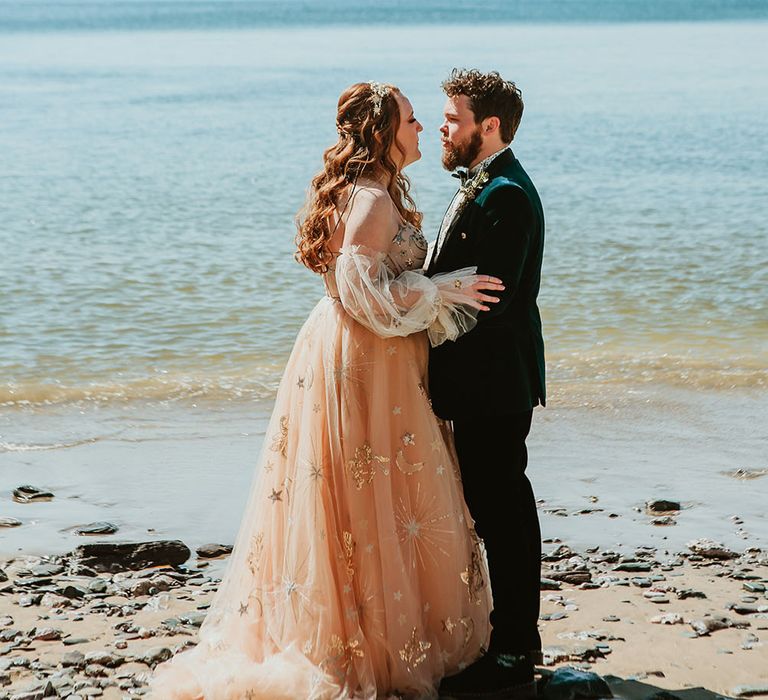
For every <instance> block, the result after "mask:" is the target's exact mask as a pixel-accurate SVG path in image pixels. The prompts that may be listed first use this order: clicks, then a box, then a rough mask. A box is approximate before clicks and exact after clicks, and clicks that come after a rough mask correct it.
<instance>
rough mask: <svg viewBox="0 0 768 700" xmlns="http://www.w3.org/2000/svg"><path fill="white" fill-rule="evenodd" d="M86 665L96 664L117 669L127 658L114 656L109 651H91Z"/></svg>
mask: <svg viewBox="0 0 768 700" xmlns="http://www.w3.org/2000/svg"><path fill="white" fill-rule="evenodd" d="M85 663H86V664H95V665H97V666H107V667H108V668H117V667H118V666H121V665H122V664H124V663H125V657H123V656H119V655H118V654H112V653H110V652H108V651H102V650H97V651H89V652H88V653H87V654H86V655H85Z"/></svg>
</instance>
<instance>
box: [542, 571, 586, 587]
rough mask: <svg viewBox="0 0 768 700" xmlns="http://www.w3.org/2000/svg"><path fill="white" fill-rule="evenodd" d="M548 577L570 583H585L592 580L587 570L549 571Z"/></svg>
mask: <svg viewBox="0 0 768 700" xmlns="http://www.w3.org/2000/svg"><path fill="white" fill-rule="evenodd" d="M549 577H550V578H552V579H554V580H555V581H562V582H564V583H571V584H579V583H586V582H588V581H591V580H592V574H591V573H590V572H589V571H551V572H550V573H549Z"/></svg>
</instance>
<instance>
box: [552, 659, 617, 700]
mask: <svg viewBox="0 0 768 700" xmlns="http://www.w3.org/2000/svg"><path fill="white" fill-rule="evenodd" d="M539 697H541V698H542V700H576V698H612V697H613V693H612V692H611V689H610V688H609V687H608V684H607V683H606V682H605V681H604V680H603V679H602V678H600V676H598V675H597V674H596V673H592V672H591V671H581V670H579V669H576V668H570V667H568V666H565V667H563V668H558V669H557V670H556V671H555V672H554V673H553V674H552V675H551V676H550V677H549V678H547V679H546V682H545V685H544V690H543V691H539Z"/></svg>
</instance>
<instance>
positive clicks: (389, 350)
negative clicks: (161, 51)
mask: <svg viewBox="0 0 768 700" xmlns="http://www.w3.org/2000/svg"><path fill="white" fill-rule="evenodd" d="M396 352H397V347H396V346H394V345H390V346H389V347H388V348H387V355H390V356H391V355H394V354H395V353H396Z"/></svg>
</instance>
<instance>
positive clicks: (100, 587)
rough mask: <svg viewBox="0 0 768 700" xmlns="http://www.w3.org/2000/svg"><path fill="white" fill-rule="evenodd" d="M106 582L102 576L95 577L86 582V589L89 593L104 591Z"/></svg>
mask: <svg viewBox="0 0 768 700" xmlns="http://www.w3.org/2000/svg"><path fill="white" fill-rule="evenodd" d="M106 590H107V582H106V581H105V580H104V579H103V578H95V579H93V581H91V582H90V583H89V584H88V591H89V592H91V593H105V592H106Z"/></svg>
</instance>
